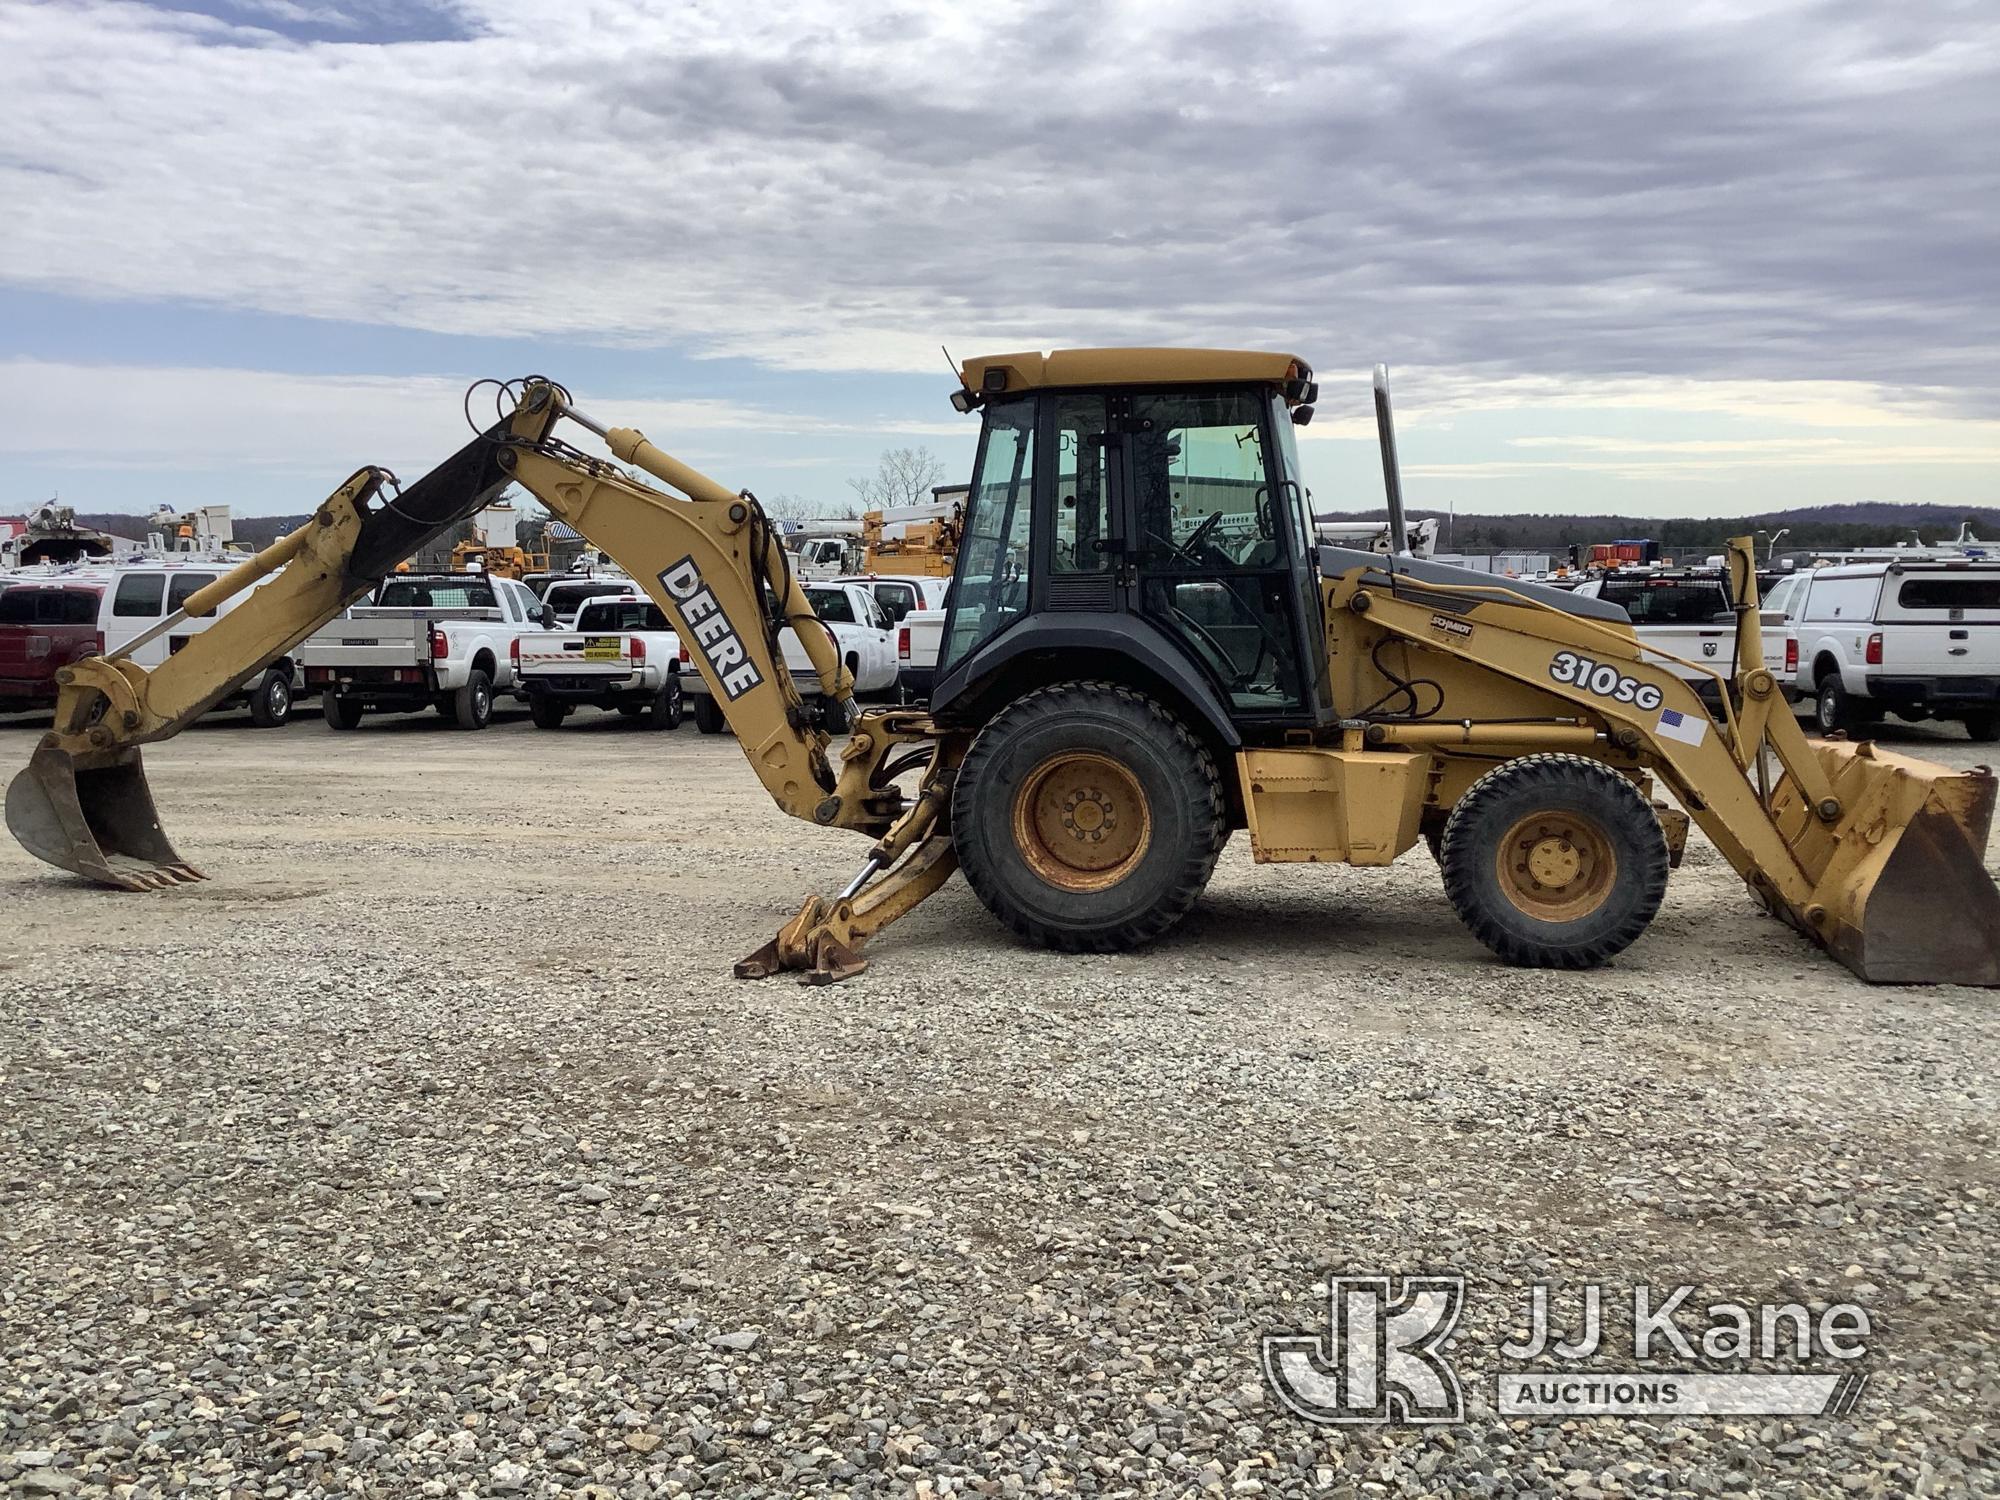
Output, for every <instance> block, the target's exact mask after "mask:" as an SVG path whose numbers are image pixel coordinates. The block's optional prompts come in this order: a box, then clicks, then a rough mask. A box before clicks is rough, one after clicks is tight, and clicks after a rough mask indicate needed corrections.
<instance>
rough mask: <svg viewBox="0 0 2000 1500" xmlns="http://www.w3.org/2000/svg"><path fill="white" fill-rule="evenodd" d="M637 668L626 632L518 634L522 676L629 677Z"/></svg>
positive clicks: (555, 631) (557, 631) (564, 631)
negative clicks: (519, 636)
mask: <svg viewBox="0 0 2000 1500" xmlns="http://www.w3.org/2000/svg"><path fill="white" fill-rule="evenodd" d="M636 670H638V669H637V667H636V666H635V665H634V663H633V661H632V641H631V638H630V637H629V636H626V635H622V634H621V635H600V634H595V633H592V634H589V635H586V634H583V633H582V632H578V631H566V630H554V631H544V632H530V633H529V634H527V635H524V636H522V637H521V675H522V676H523V677H547V676H554V675H558V674H560V675H561V676H564V677H629V676H631V675H632V673H633V672H635V671H636Z"/></svg>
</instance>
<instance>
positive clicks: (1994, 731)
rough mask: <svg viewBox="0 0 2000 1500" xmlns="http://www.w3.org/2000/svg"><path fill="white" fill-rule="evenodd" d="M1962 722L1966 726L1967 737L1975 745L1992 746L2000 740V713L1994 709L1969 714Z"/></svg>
mask: <svg viewBox="0 0 2000 1500" xmlns="http://www.w3.org/2000/svg"><path fill="white" fill-rule="evenodd" d="M1961 722H1962V723H1963V724H1964V725H1965V737H1966V738H1967V739H1969V740H1971V741H1972V742H1973V743H1974V744H1975V745H1990V744H1992V743H1993V742H1994V741H1995V740H2000V713H1996V712H1994V711H1993V710H1992V709H1987V710H1986V711H1985V712H1983V713H1972V714H1967V715H1966V716H1965V718H1964V719H1963V720H1962V721H1961Z"/></svg>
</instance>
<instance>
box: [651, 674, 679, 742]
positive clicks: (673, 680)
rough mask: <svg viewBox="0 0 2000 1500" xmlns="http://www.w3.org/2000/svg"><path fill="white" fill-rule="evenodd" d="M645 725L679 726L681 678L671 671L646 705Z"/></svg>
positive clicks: (671, 727) (653, 726)
mask: <svg viewBox="0 0 2000 1500" xmlns="http://www.w3.org/2000/svg"><path fill="white" fill-rule="evenodd" d="M646 727H647V728H648V729H678V728H680V727H681V680H680V678H678V677H676V676H674V675H673V674H672V673H671V672H670V673H668V674H667V680H666V682H665V683H664V684H662V686H661V688H660V690H659V692H657V693H655V694H654V695H653V701H652V702H651V703H649V704H647V705H646Z"/></svg>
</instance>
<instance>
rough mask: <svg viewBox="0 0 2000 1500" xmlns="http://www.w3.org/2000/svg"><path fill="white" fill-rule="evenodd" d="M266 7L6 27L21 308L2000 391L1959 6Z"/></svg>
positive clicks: (496, 3) (272, 0)
mask: <svg viewBox="0 0 2000 1500" xmlns="http://www.w3.org/2000/svg"><path fill="white" fill-rule="evenodd" d="M259 8H261V11H262V13H263V15H264V16H266V17H268V18H269V21H270V24H271V25H272V27H274V28H275V30H269V31H261V32H260V31H256V30H254V29H251V28H248V27H245V26H238V27H233V28H232V27H226V26H224V25H222V24H221V23H217V22H213V21H208V20H203V19H200V18H193V17H190V16H187V15H186V14H184V13H179V12H174V11H170V10H161V9H156V8H151V7H144V6H138V5H130V4H118V3H103V0H76V3H69V4H48V5H20V4H13V5H4V6H0V127H4V128H5V130H6V140H7V141H8V145H7V147H6V148H5V149H4V150H0V198H4V200H5V201H6V202H7V204H8V212H7V214H6V215H5V216H4V218H0V279H4V280H6V281H8V282H11V283H12V284H14V285H17V286H26V287H34V288H42V289H47V290H52V291H60V292H68V293H78V294H82V295H87V296H94V297H115V298H174V299H183V300H188V301H192V302H198V303H215V304H219V305H226V306H231V307H251V308H257V309H263V310H267V311H273V312H281V313H303V314H307V315H311V316H319V317H328V318H339V319H349V320H359V321H363V322H370V321H375V322H383V323H389V324H396V325H402V326H409V327H417V328H425V329H431V330H442V331H445V332H480V333H490V332H494V331H507V332H511V333H516V334H525V335H534V336H553V337H569V338H583V339H591V340H602V341H608V342H623V343H637V344H648V345H659V344H668V345H673V346H675V347H678V348H683V349H688V350H692V351H694V352H698V353H710V354H731V355H746V356H749V357H752V358H755V359H759V360H763V361H766V362H769V363H771V364H774V365H779V366H787V367H814V368H840V369H874V370H888V369H895V370H928V369H931V368H933V367H934V362H935V360H936V357H937V356H936V346H937V343H938V342H939V340H940V339H944V340H948V341H949V342H951V343H952V344H953V345H954V346H955V347H959V348H961V349H966V350H970V349H972V348H974V347H979V346H986V347H1015V348H1019V347H1049V346H1051V345H1056V344H1076V343H1089V342H1135V343H1136V342H1175V343H1198V342H1223V343H1231V344H1238V343H1242V344H1253V343H1254V344H1269V345H1276V346H1279V347H1287V346H1289V347H1297V348H1299V349H1301V350H1302V351H1303V352H1306V353H1307V354H1309V355H1310V356H1311V357H1313V358H1314V360H1315V362H1316V363H1319V364H1321V365H1322V366H1333V365H1336V364H1339V365H1354V366H1359V365H1365V364H1366V363H1367V362H1369V361H1370V360H1372V359H1373V358H1376V357H1381V356H1387V357H1390V358H1392V359H1401V360H1402V361H1404V362H1405V363H1409V364H1411V365H1419V364H1421V365H1427V366H1430V367H1433V368H1437V369H1440V370H1446V369H1448V370H1456V371H1460V372H1463V376H1464V378H1465V379H1467V380H1468V381H1475V382H1481V383H1490V382H1495V381H1501V382H1504V381H1505V380H1507V379H1509V378H1514V377H1522V378H1531V379H1542V378H1546V379H1553V380H1560V379H1567V378H1575V377H1585V376H1587V377H1590V378H1593V379H1608V378H1612V377H1617V376H1621V375H1633V374H1637V375H1642V376H1674V377H1681V378H1686V379H1690V380H1693V379H1709V378H1718V377H1719V378H1727V379H1741V380H1757V381H1766V380H1773V379H1779V380H1808V381H1815V382H1816V381H1818V380H1821V379H1834V380H1841V381H1862V382H1874V381H1892V382H1911V383H1914V384H1920V385H1922V386H1925V387H1927V388H1930V389H1932V390H1936V391H1940V392H1942V393H1943V396H1944V399H1946V400H1948V401H1950V402H1952V403H1954V404H1957V405H1959V406H1962V407H1965V408H1968V409H1973V408H1977V409H1986V410H1990V409H1991V405H1992V403H1993V402H1994V401H1995V400H1996V399H2000V373H1996V369H1995V362H1994V354H1993V350H1994V349H1995V348H1996V347H2000V300H1996V299H1995V298H1993V297H1992V295H1991V277H1992V253H1991V252H1992V244H1993V242H1994V238H1995V233H1996V218H2000V159H1996V155H1995V153H1994V152H1993V150H1992V145H1991V143H1992V141H1993V139H1994V138H1995V134H1996V130H2000V120H1997V119H1996V113H2000V105H1996V100H2000V86H1997V85H1996V78H2000V44H1996V35H2000V29H1996V26H1995V23H1994V22H1993V21H1992V20H1991V19H1990V18H1989V17H1987V16H1984V15H1982V14H1981V13H1980V12H1979V10H1978V9H1977V8H1968V7H1955V6H1951V5H1948V4H1924V3H1914V4H1909V5H1902V6H1896V7H1858V6H1848V7H1822V6H1817V5H1813V4H1810V3H1807V0H1795V3H1772V4H1757V5H1747V4H1727V5H1724V4H1720V3H1710V4H1697V5H1693V6H1682V7H1674V8H1671V9H1670V10H1667V11H1657V10H1656V11H1643V10H1635V9H1633V8H1631V7H1618V8H1614V9H1612V10H1605V9H1604V8H1603V7H1601V6H1593V5H1585V4H1581V3H1572V4H1553V5H1551V4H1544V5H1530V6H1526V7H1514V6H1504V7H1503V6H1497V5H1480V4H1471V3H1424V4H1415V5H1405V6H1399V7H1396V8H1394V9H1393V10H1391V11H1388V12H1383V11H1379V10H1376V11H1366V12H1362V11H1356V10H1354V9H1352V8H1351V7H1336V6H1323V5H1315V4H1308V3H1305V0H1264V3H1261V4H1259V5H1255V6H1253V7H1250V8H1248V9H1241V8H1239V9H1237V10H1223V11H1217V10H1216V9H1215V8H1214V7H1212V6H1209V5H1205V4H1195V3H1193V0H1117V3H1106V4H1101V5H1090V6H1077V5H1073V4H1043V5H1033V6H1031V5H1019V6H1006V7H996V6H985V7H973V6H963V5H946V4H911V5H904V6H897V7H893V8H888V7H876V6H870V5H865V4H855V3H850V0H838V3H836V0H810V3H802V4H792V5H786V6H755V5H742V4H738V3H734V0H730V3H721V0H703V3H686V4H668V3H639V0H627V3H615V0H579V3H576V4H571V5H567V6H562V7H558V8H556V10H554V11H551V9H550V7H548V6H547V5H546V4H543V3H536V4H529V3H528V0H454V3H452V4H450V5H448V6H447V5H439V6H437V7H436V8H435V11H436V18H437V20H438V24H439V26H440V27H447V28H448V27H449V26H451V25H456V26H458V27H459V28H460V29H461V30H462V32H463V36H462V38H461V39H459V40H452V41H440V42H408V43H402V44H398V45H394V46H378V45H367V44H363V43H360V42H348V41H345V40H339V39H333V40H318V41H307V42H300V41H297V40H290V39H287V36H288V35H289V33H286V32H285V26H286V24H287V23H292V22H303V21H307V20H310V21H314V22H315V23H316V25H317V26H318V32H315V33H312V34H321V33H325V32H328V31H329V30H333V29H336V28H338V29H340V34H341V35H343V36H344V35H345V34H347V33H348V32H351V31H354V30H356V29H361V30H363V31H365V29H366V22H367V19H368V17H369V16H370V15H371V14H373V15H380V14H382V13H383V12H382V10H381V7H380V6H379V4H376V3H371V4H369V5H363V6H355V5H324V4H294V3H292V0H261V5H260V7H251V8H248V9H247V10H246V14H250V15H254V14H255V13H256V11H257V9H259ZM348 23H355V24H348ZM83 60H87V63H85V62H84V61H83Z"/></svg>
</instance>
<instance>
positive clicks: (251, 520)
mask: <svg viewBox="0 0 2000 1500" xmlns="http://www.w3.org/2000/svg"><path fill="white" fill-rule="evenodd" d="M1410 514H1411V515H1412V516H1436V517H1438V518H1439V519H1440V520H1442V519H1444V517H1445V512H1444V511H1441V510H1431V509H1413V510H1412V511H1411V512H1410ZM1319 515H1320V516H1321V517H1322V518H1323V519H1327V520H1341V521H1371V520H1373V521H1379V520H1381V519H1382V518H1383V515H1384V512H1383V511H1382V510H1380V509H1379V508H1378V509H1375V510H1337V511H1321V512H1319ZM77 519H78V520H79V521H81V522H82V523H83V524H84V525H86V526H94V527H96V528H98V529H99V530H100V531H108V532H110V533H111V534H112V535H114V536H123V537H131V538H132V539H134V540H135V541H143V540H144V539H145V536H146V530H147V527H146V518H145V517H144V516H132V515H122V514H118V513H116V512H110V511H99V512H92V513H89V514H79V515H78V516H77ZM306 520H307V517H306V516H305V515H296V516H244V517H241V518H239V519H238V520H237V521H236V523H235V528H236V540H237V542H238V543H240V544H241V545H243V546H246V547H253V548H254V547H263V546H268V545H269V544H270V543H271V542H273V541H276V540H277V539H278V538H279V537H281V536H283V535H284V534H285V533H286V532H288V531H291V530H293V529H294V528H296V527H298V526H301V525H303V524H304V523H305V521H306ZM1968 522H1969V523H1970V524H1971V526H1972V529H1973V531H1974V533H1975V534H1977V535H1979V536H1982V537H1989V538H2000V509H1989V508H1986V507H1979V506H1975V507H1972V508H1966V507H1963V506H1952V505H1893V504H1889V503H1888V502H1885V501H1860V502H1856V503H1854V504H1851V505H1803V506H1794V507H1792V508H1791V509H1789V510H1776V511H1768V512H1766V513H1764V514H1762V515H1754V516H1735V517H1723V518H1720V519H1715V520H1704V519H1693V520H1690V519H1686V518H1679V519H1668V520H1663V519H1661V518H1659V517H1657V516H1619V515H1549V514H1543V513H1540V512H1532V513H1531V512H1525V511H1524V512H1519V513H1513V514H1504V515H1472V514H1470V513H1468V514H1466V515H1462V516H1460V517H1458V519H1457V521H1456V523H1455V526H1454V528H1453V530H1452V531H1451V532H1450V533H1449V534H1445V533H1441V534H1440V536H1439V540H1438V546H1439V548H1440V550H1447V549H1448V550H1451V551H1455V552H1506V551H1528V552H1555V553H1559V552H1562V551H1564V550H1565V549H1566V548H1568V547H1569V546H1570V544H1572V543H1575V544H1577V545H1580V546H1588V545H1590V543H1592V542H1608V541H1611V540H1613V539H1614V538H1618V537H1652V538H1655V539H1656V540H1658V542H1659V543H1660V545H1661V547H1662V548H1664V549H1665V550H1666V551H1667V553H1668V554H1669V555H1673V554H1675V553H1693V552H1697V551H1699V552H1703V553H1708V552H1715V551H1718V550H1719V549H1720V548H1721V546H1722V544H1723V543H1724V542H1726V541H1727V540H1728V539H1729V538H1730V537H1732V536H1741V535H1742V534H1743V533H1744V532H1746V531H1748V532H1758V531H1761V532H1765V533H1767V534H1770V533H1775V532H1778V531H1781V530H1782V531H1788V532H1789V535H1787V536H1786V537H1785V538H1784V540H1783V541H1782V542H1780V543H1779V547H1778V550H1779V551H1780V552H1791V551H1793V550H1795V549H1796V550H1800V551H1808V550H1811V549H1814V548H1822V547H1889V546H1893V545H1895V544H1896V543H1897V542H1907V541H1910V540H1912V538H1913V537H1915V536H1921V537H1922V538H1923V540H1925V541H1927V542H1939V541H1950V540H1951V539H1952V538H1953V537H1955V536H1957V535H1958V529H1959V527H1960V525H1962V524H1965V523H1968ZM449 550H450V547H449V544H448V543H447V544H446V545H445V546H444V547H443V548H442V549H441V551H440V558H441V556H442V554H443V553H446V552H449ZM436 560H439V559H433V558H431V557H430V556H429V555H428V554H427V555H426V558H425V561H426V562H432V561H436Z"/></svg>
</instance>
